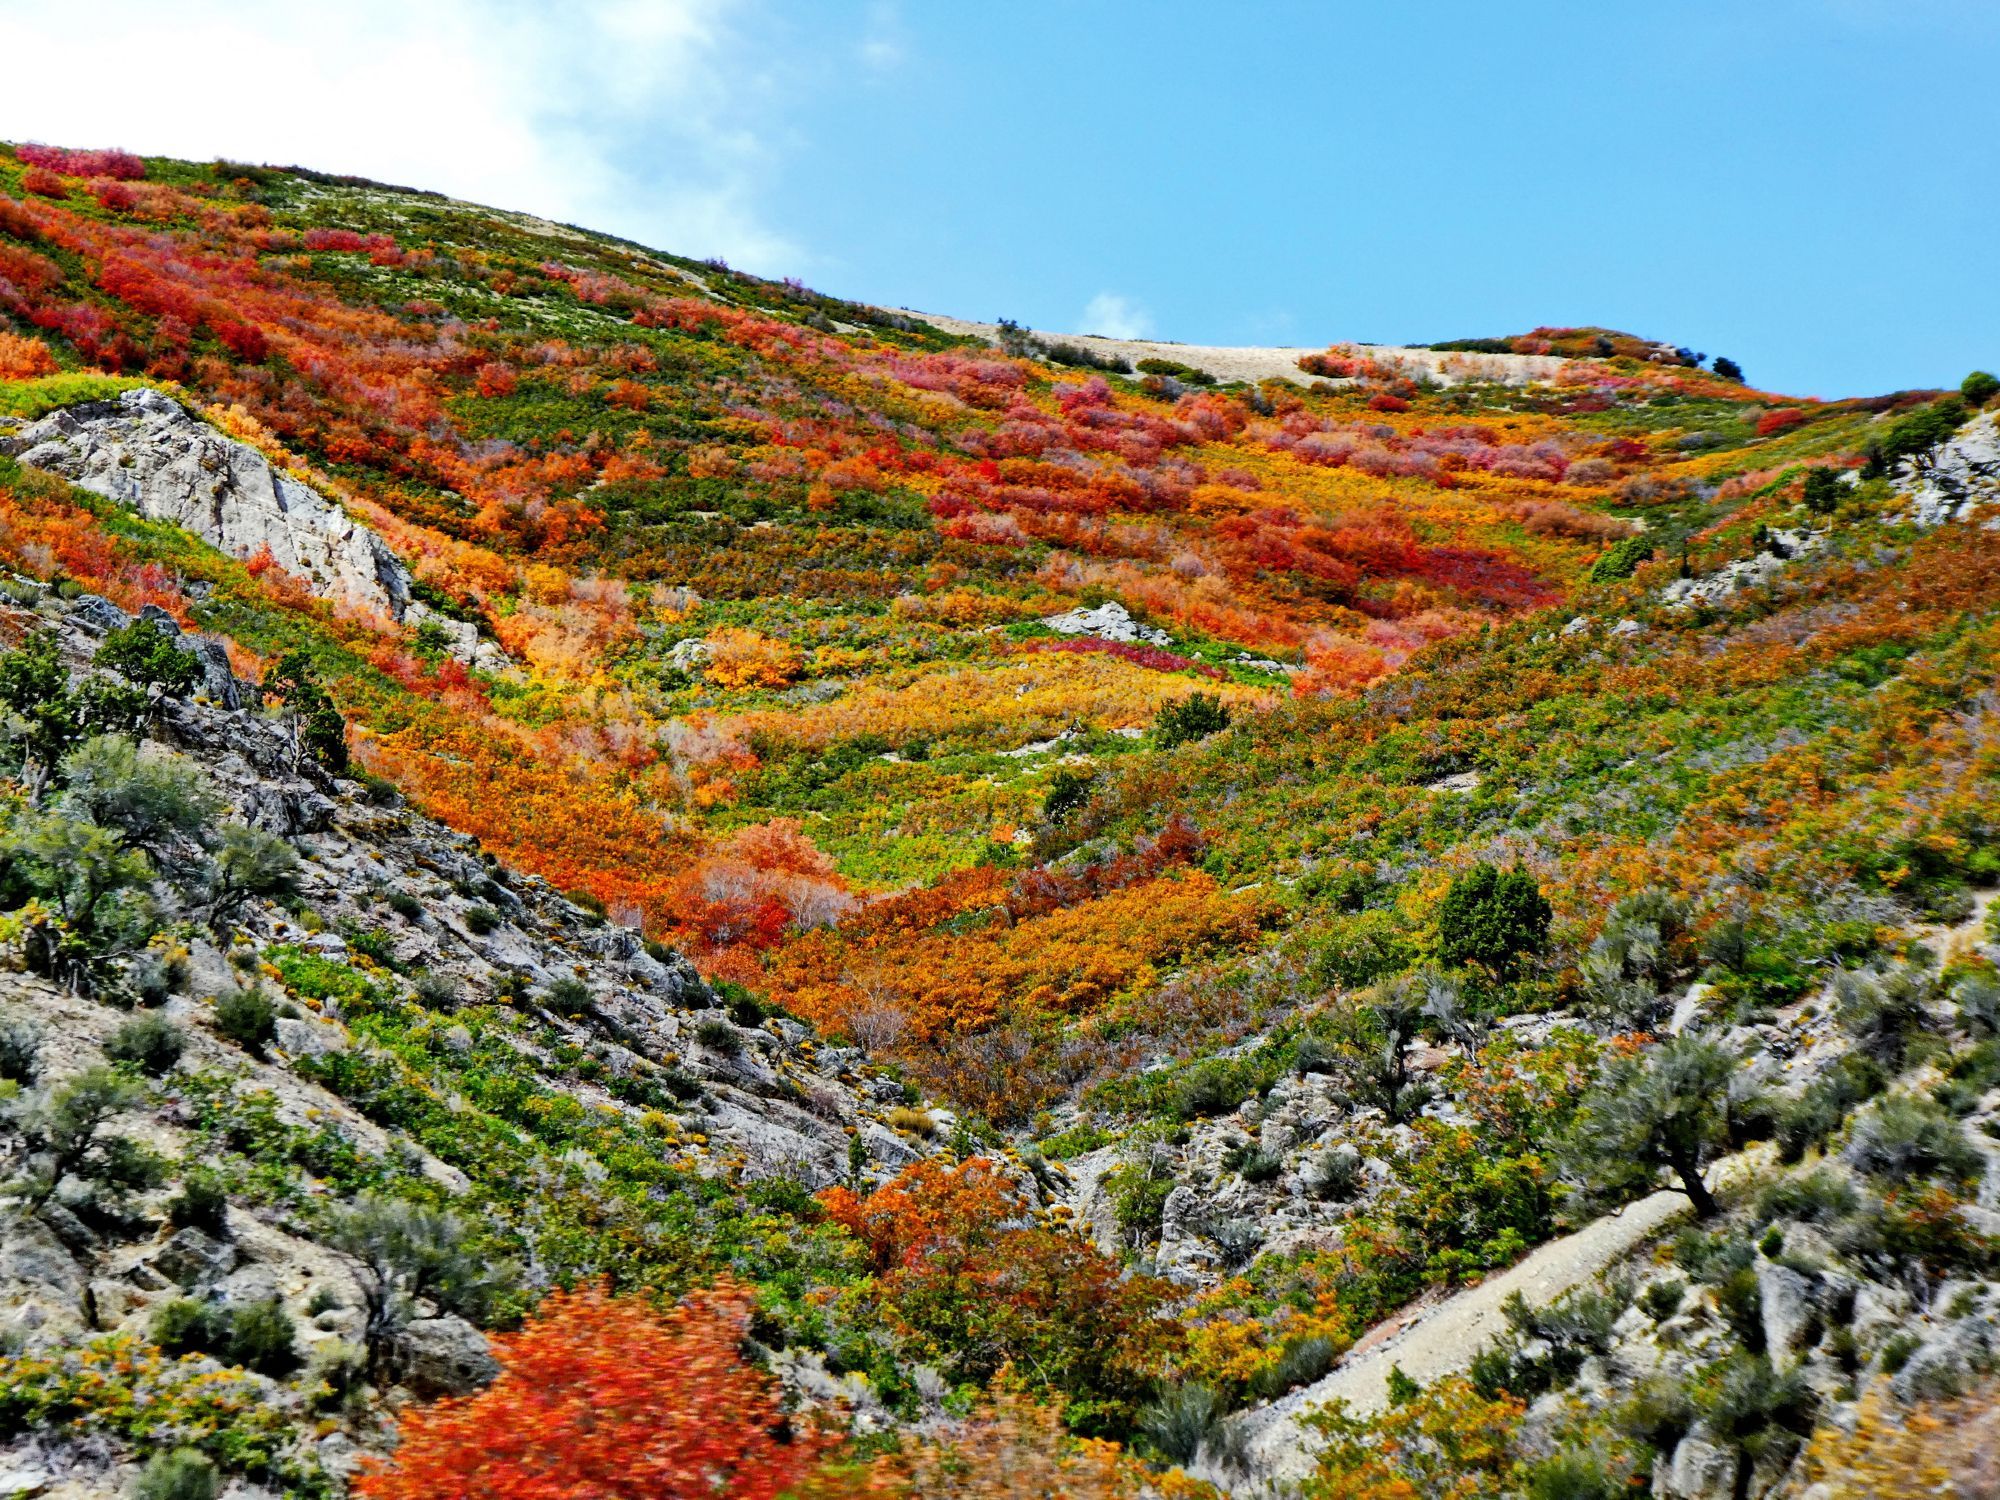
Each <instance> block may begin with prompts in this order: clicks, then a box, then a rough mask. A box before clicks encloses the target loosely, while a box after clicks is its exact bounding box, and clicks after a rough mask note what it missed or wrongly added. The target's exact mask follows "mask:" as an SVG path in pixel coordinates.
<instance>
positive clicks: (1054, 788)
mask: <svg viewBox="0 0 2000 1500" xmlns="http://www.w3.org/2000/svg"><path fill="white" fill-rule="evenodd" d="M1090 787H1091V778H1090V777H1088V776H1079V775H1077V773H1076V772H1074V771H1072V770H1071V769H1070V768H1069V767H1068V766H1059V767H1057V769H1056V773H1055V775H1053V776H1051V777H1050V778H1049V789H1048V791H1047V793H1046V794H1044V796H1043V797H1042V817H1043V819H1044V820H1046V821H1047V822H1050V823H1060V822H1061V821H1062V820H1063V819H1064V818H1066V817H1068V816H1069V815H1070V814H1071V813H1073V812H1075V811H1076V810H1077V809H1078V808H1079V807H1082V806H1083V805H1084V803H1086V802H1088V801H1089V800H1090Z"/></svg>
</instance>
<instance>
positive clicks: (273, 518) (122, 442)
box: [14, 390, 410, 620]
mask: <svg viewBox="0 0 2000 1500" xmlns="http://www.w3.org/2000/svg"><path fill="white" fill-rule="evenodd" d="M14 446H15V447H16V448H17V450H18V451H19V455H20V461H21V462H22V463H23V464H26V465H29V466H30V467H32V468H37V469H46V470H47V471H49V472H50V473H52V474H60V475H61V476H62V477H63V478H65V479H68V480H70V481H71V482H73V483H75V484H78V485H81V486H82V487H83V488H84V489H87V490H90V491H91V492H93V493H95V494H99V495H103V496H104V497H105V498H106V499H110V500H116V501H118V502H119V503H120V504H123V505H129V506H131V507H133V509H135V510H137V511H138V512H139V513H140V514H142V515H145V516H148V517H150V518H152V519H153V520H156V521H167V522H171V523H172V524H174V525H176V526H181V527H184V528H186V529H187V530H188V531H190V532H192V533H194V535H196V536H197V537H199V538H201V539H202V540H203V541H205V542H207V543H209V544H210V545H211V546H213V547H215V548H217V549H218V550H220V551H223V552H227V553H228V554H229V555H230V556H232V557H237V558H243V559H249V558H252V557H256V556H258V555H259V554H261V553H265V552H268V553H269V555H270V557H271V558H272V560H273V561H275V562H276V563H277V565H278V566H279V567H281V568H283V569H284V570H285V571H286V572H287V573H290V574H292V575H293V576H294V577H296V578H299V579H302V580H304V581H305V582H307V583H308V584H310V585H312V586H313V587H314V589H315V590H316V591H317V592H319V593H320V594H322V595H323V596H325V597H328V598H331V599H335V600H337V601H339V602H341V603H344V604H347V605H349V606H350V607H354V608H358V609H364V610H372V611H374V612H376V613H378V614H382V615H387V616H388V617H389V618H391V619H394V620H400V619H402V617H403V614H404V611H405V610H406V609H407V608H408V606H409V602H410V574H409V570H408V569H407V568H405V567H404V566H403V564H402V562H401V561H400V560H399V559H398V558H397V557H396V555H395V554H394V553H393V552H391V551H390V550H389V547H388V544H387V543H386V542H384V541H383V540H382V539H381V538H380V537H379V536H377V535H376V534H375V533H374V532H373V531H371V530H370V529H369V528H368V527H366V526H364V525H362V524H361V523H360V522H358V521H356V520H354V519H353V518H352V517H350V516H349V515H348V514H347V513H346V512H345V511H344V510H342V509H341V508H340V507H339V506H338V505H336V504H334V503H333V502H332V501H330V500H328V499H327V498H326V497H325V496H323V495H321V494H320V493H319V492H318V491H317V490H314V489H311V488H310V487H308V486H306V485H304V484H301V483H299V481H298V480H296V479H293V478H291V477H290V476H289V475H287V474H283V473H281V472H279V471H278V470H277V469H275V468H273V467H272V466H271V464H270V462H269V461H268V460H267V459H266V458H265V457H264V456H263V454H261V453H259V452H258V451H257V450H256V449H254V448H252V447H249V446H248V445H247V444H244V443H239V442H236V441H234V440H233V439H231V438H226V437H224V436H223V435H222V434H221V433H220V432H218V431H216V430H215V429H214V428H213V427H211V426H209V425H208V424H207V423H206V422H203V421H201V420H200V419H199V418H197V417H195V416H193V415H192V414H191V413H189V412H187V411H185V410H183V409H182V408H181V407H180V406H178V405H177V404H176V403H174V402H173V401H171V400H169V399H168V398H167V397H165V396H163V395H161V394H160V393H159V392H158V391H147V390H140V391H127V392H125V393H124V394H123V395H121V396H120V397H119V398H118V399H117V400H116V401H98V402H91V403H88V404H86V405H83V406H75V407H68V408H66V409H64V410H62V411H57V412H52V413H50V414H49V415H48V416H46V417H44V418H42V419H41V420H40V421H38V422H35V423H32V424H30V425H29V426H28V427H26V428H24V429H23V430H22V431H21V432H20V433H19V435H18V436H17V437H16V438H15V440H14Z"/></svg>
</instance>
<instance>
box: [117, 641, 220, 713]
mask: <svg viewBox="0 0 2000 1500" xmlns="http://www.w3.org/2000/svg"><path fill="white" fill-rule="evenodd" d="M90 664H91V665H92V666H94V667H102V668H104V669H105V670H106V671H110V672H116V673H117V674H118V675H119V676H120V677H123V678H124V679H125V680H126V681H127V682H130V683H133V684H135V685H136V686H138V687H140V688H142V689H144V691H145V693H146V700H147V707H148V709H149V710H150V709H151V708H153V707H155V706H157V705H158V703H159V701H160V700H161V699H162V698H185V697H186V696H187V695H188V694H189V693H191V692H193V691H194V690H195V687H196V685H197V684H198V683H200V681H201V678H202V672H201V658H200V657H198V656H196V655H195V654H194V653H193V652H192V651H183V650H182V649H181V648H180V647H179V646H177V645H175V644H174V640H173V637H172V636H170V635H168V634H167V632H166V631H165V630H163V629H161V628H160V627H159V626H158V625H156V624H155V623H154V622H153V621H151V620H134V621H133V622H132V623H131V624H130V625H126V626H124V627H122V628H120V629H118V630H114V631H112V632H111V633H110V634H108V635H106V636H105V637H104V644H103V645H101V646H99V647H98V648H97V654H96V655H95V656H93V657H92V658H91V659H90Z"/></svg>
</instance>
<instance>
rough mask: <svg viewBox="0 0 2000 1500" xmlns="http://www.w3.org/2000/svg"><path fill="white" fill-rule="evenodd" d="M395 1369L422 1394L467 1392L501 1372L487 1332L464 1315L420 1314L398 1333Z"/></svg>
mask: <svg viewBox="0 0 2000 1500" xmlns="http://www.w3.org/2000/svg"><path fill="white" fill-rule="evenodd" d="M394 1357H395V1361H396V1369H397V1371H398V1372H399V1374H400V1375H401V1377H402V1381H403V1384H405V1385H407V1386H408V1387H409V1388H410V1389H411V1390H412V1391H415V1392H416V1393H417V1394H418V1395H420V1396H465V1395H470V1394H471V1393H472V1392H473V1391H476V1390H478V1389H479V1388H480V1387H481V1386H483V1385H485V1384H486V1383H487V1382H489V1381H490V1380H492V1379H493V1377H494V1376H496V1375H498V1374H499V1373H500V1361H498V1360H497V1359H495V1358H494V1357H493V1352H492V1350H491V1349H489V1348H488V1347H487V1344H486V1335H485V1334H483V1333H481V1332H480V1331H479V1330H478V1329H477V1328H474V1327H473V1326H472V1325H471V1324H470V1323H468V1322H466V1321H465V1319H463V1318H460V1317H454V1316H450V1315H447V1316H445V1317H442V1318H418V1319H416V1320H415V1321H414V1322H412V1323H410V1324H408V1325H407V1326H406V1327H405V1328H404V1329H403V1330H402V1332H401V1333H399V1334H397V1335H396V1345H395V1351H394Z"/></svg>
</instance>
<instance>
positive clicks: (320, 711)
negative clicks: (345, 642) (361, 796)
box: [263, 651, 347, 775]
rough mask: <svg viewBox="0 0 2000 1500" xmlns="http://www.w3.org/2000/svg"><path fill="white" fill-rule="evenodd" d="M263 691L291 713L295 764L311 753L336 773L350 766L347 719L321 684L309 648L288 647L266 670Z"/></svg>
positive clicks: (312, 757) (338, 773)
mask: <svg viewBox="0 0 2000 1500" xmlns="http://www.w3.org/2000/svg"><path fill="white" fill-rule="evenodd" d="M263 693H264V696H265V697H267V698H275V699H277V700H278V702H279V703H280V704H282V705H283V706H284V707H285V709H286V710H287V711H288V713H289V715H290V717H291V722H292V756H293V762H294V764H296V763H297V762H299V761H301V760H304V759H306V758H308V757H310V758H311V759H313V760H315V761H317V762H318V763H319V764H320V765H321V766H323V767H325V768H326V769H327V770H329V771H331V772H333V773H334V774H335V775H340V774H342V773H344V772H345V771H346V770H347V721H346V720H344V719H343V718H341V716H340V710H339V709H338V708H336V707H335V706H334V702H333V699H332V697H331V696H330V695H329V694H328V693H327V691H326V689H325V688H323V687H321V686H320V683H319V676H318V674H317V673H316V672H315V671H314V670H313V664H312V659H311V658H310V657H308V656H307V655H306V654H305V652H303V651H288V652H286V653H285V654H284V655H283V656H281V657H280V658H278V664H277V665H276V666H274V667H273V668H271V670H270V671H269V672H268V673H266V674H265V677H264V682H263Z"/></svg>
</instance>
